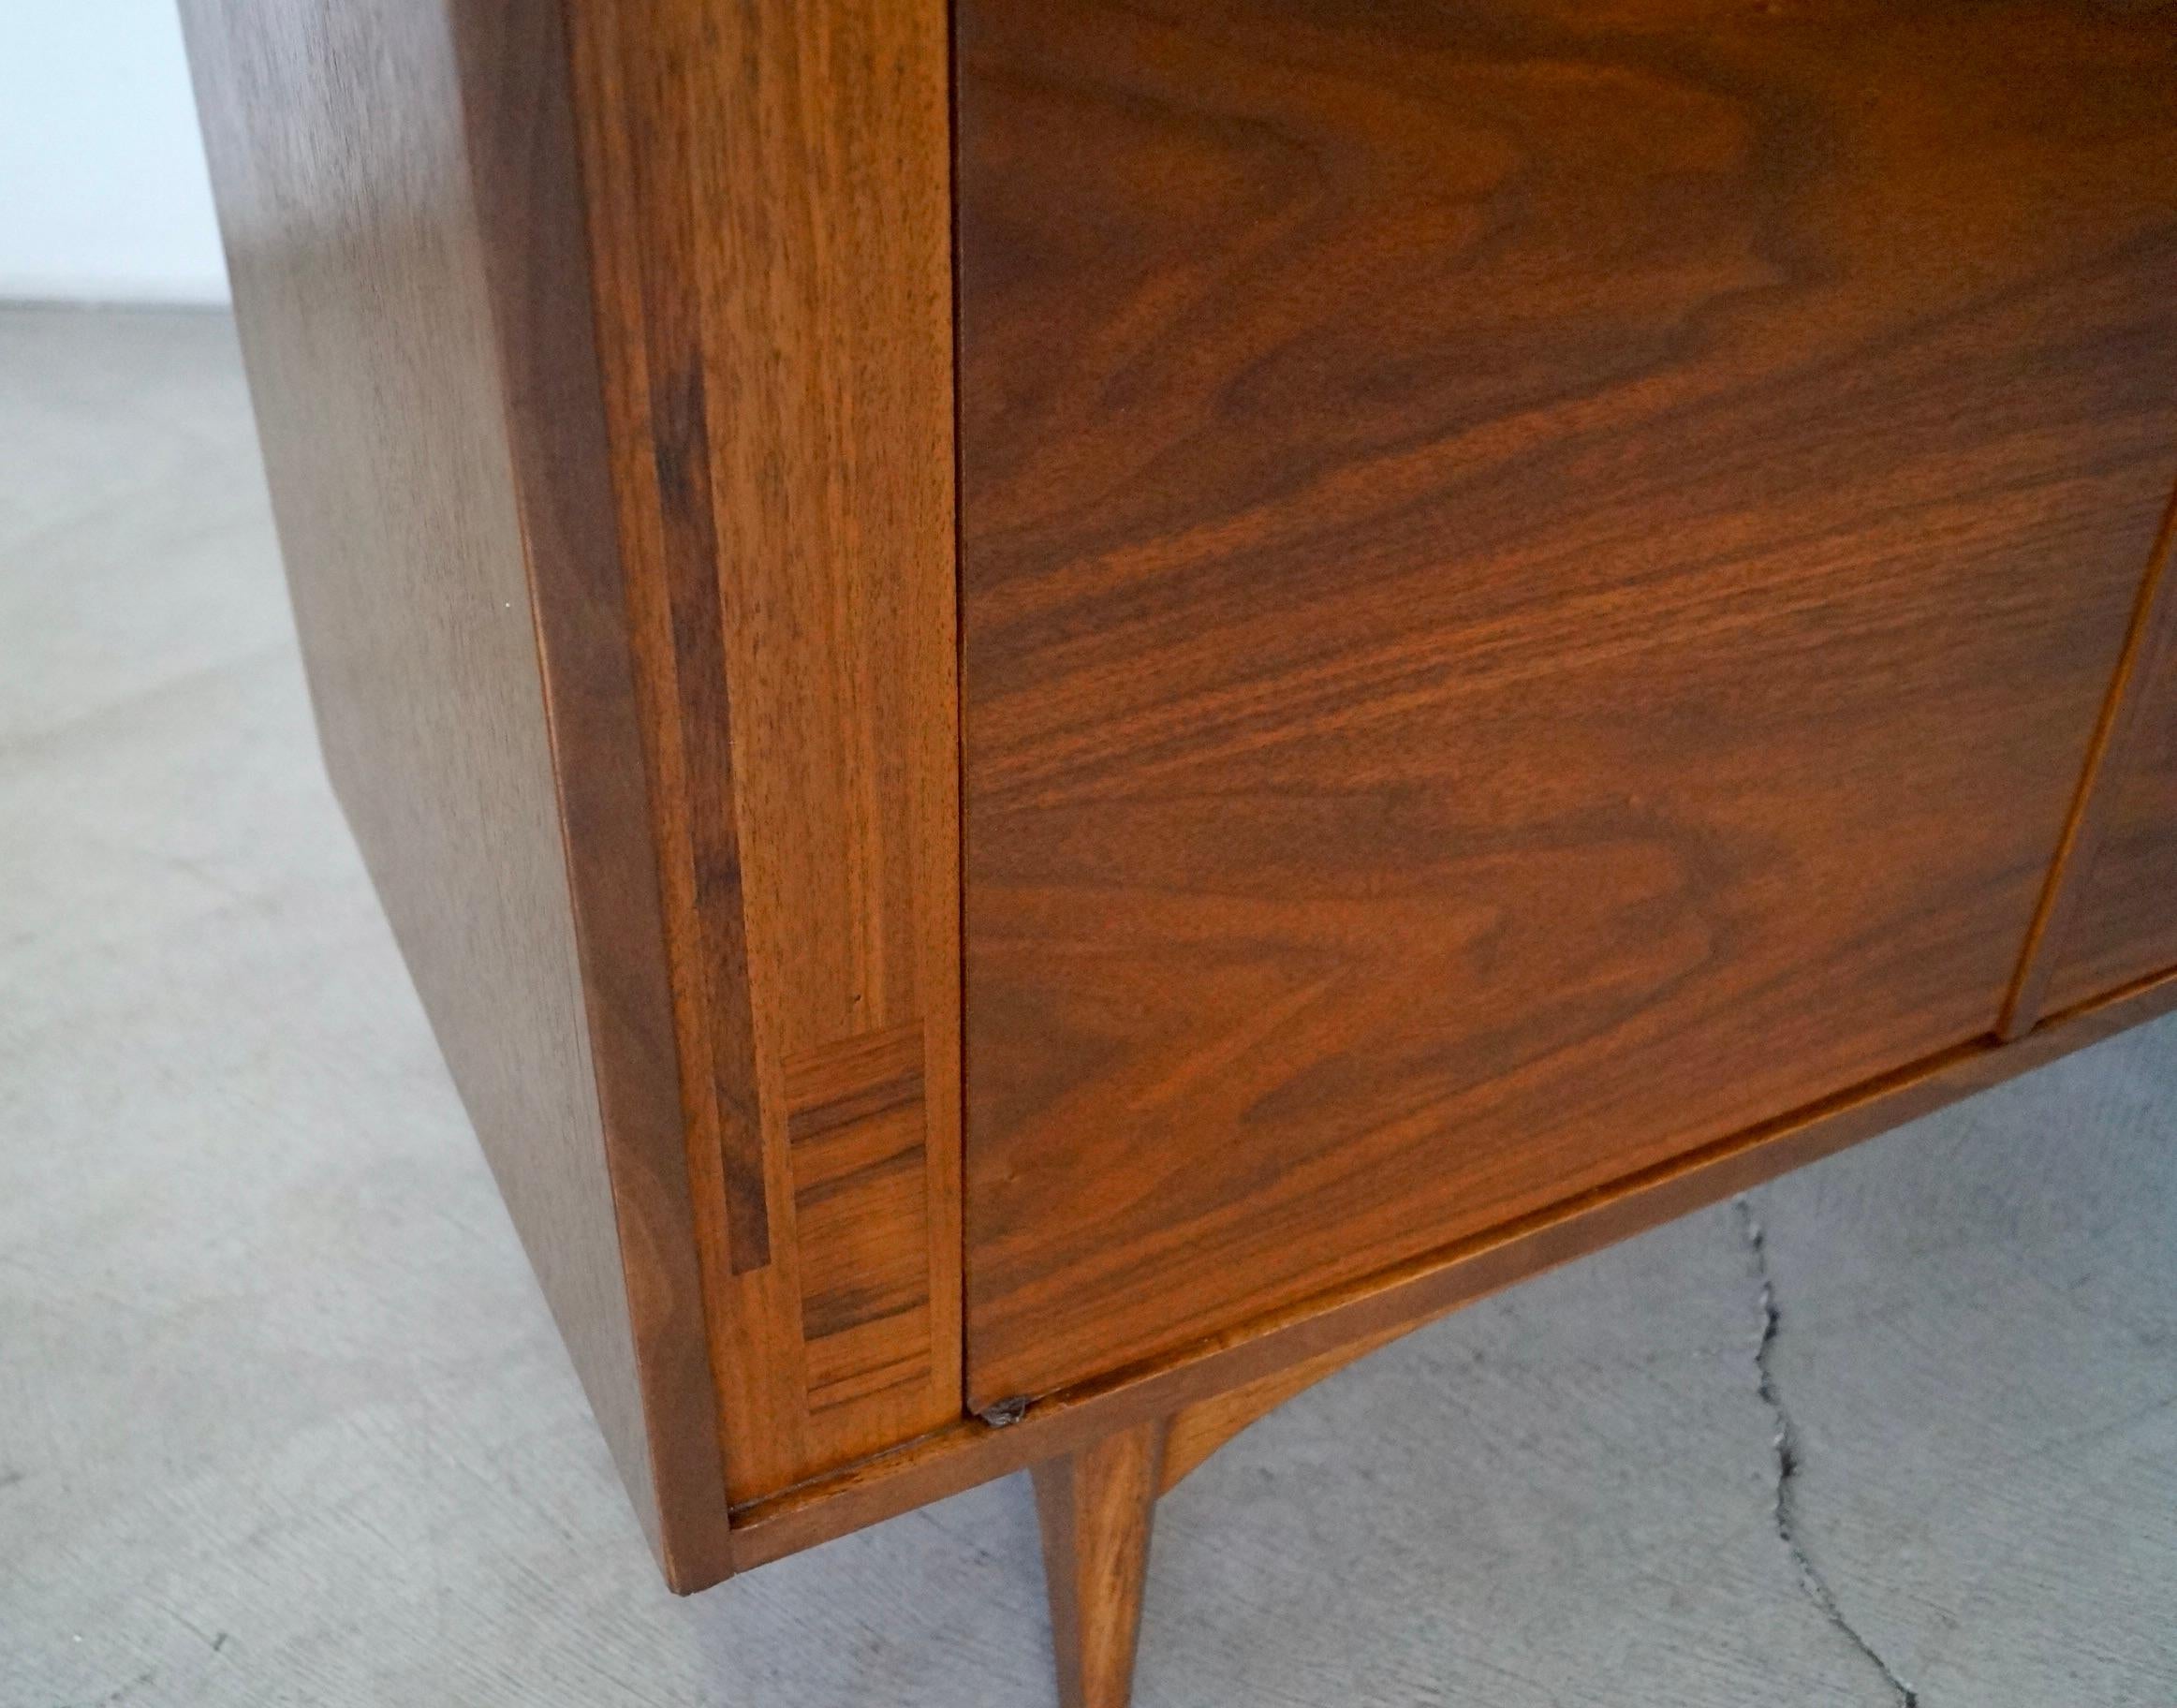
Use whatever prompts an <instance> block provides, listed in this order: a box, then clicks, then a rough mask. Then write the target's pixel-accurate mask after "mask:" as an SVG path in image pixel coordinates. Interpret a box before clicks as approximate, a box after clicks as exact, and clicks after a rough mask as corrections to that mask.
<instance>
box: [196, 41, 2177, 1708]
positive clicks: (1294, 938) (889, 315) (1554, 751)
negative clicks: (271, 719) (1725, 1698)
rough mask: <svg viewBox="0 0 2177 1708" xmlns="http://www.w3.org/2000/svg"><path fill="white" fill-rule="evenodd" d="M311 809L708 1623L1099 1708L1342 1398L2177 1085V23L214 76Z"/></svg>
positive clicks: (849, 47) (578, 54)
mask: <svg viewBox="0 0 2177 1708" xmlns="http://www.w3.org/2000/svg"><path fill="white" fill-rule="evenodd" d="M184 9H185V11H186V12H187V14H188V25H189V37H190V45H191V50H192V54H193V59H194V64H195V67H196V75H197V78H198V81H199V97H200V102H201V106H202V109H203V113H204V119H205V125H206V130H207V134H208V137H209V140H210V147H211V155H212V160H213V169H214V175H215V178H216V181H217V184H218V188H219V199H220V206H221V213H222V219H223V222H224V226H225V229H226V234H227V242H228V250H229V255H230V258H231V261H232V271H233V276H234V286H235V294H236V301H237V305H238V309H239V313H240V317H241V321H242V327H243V342H244V348H245V353H246V356H247V360H248V363H249V369H250V375H251V380H252V385H253V389H254V392H255V396H256V399H257V410H258V414H259V420H260V423H261V427H262V431H263V436H264V442H265V451H266V458H267V462H268V464H269V466H270V471H271V477H272V491H273V494H274V500H275V508H276V512H277V516H278V521H279V525H280V531H281V537H282V539H283V543H284V547H285V551H286V554H287V564H288V569H289V573H290V578H291V581H292V583H293V588H294V597H295V605H296V611H297V616H298V618H299V623H300V627H301V630H302V640H303V643H304V647H305V651H306V654H307V657H308V663H309V669H310V679H311V684H312V688H313V692H314V695H315V698H316V708H317V714H318V718H319V722H320V725H321V728H322V732H323V737H324V744H325V750H326V755H327V758H328V761H329V764H330V768H331V774H332V777H333V779H334V782H335V784H336V786H337V787H338V788H339V791H340V794H341V797H342V799H343V801H344V802H346V807H347V811H348V813H349V816H350V817H351V818H352V820H353V823H354V826H355V831H356V834H357V838H358V840H359V842H360V845H361V847H362V848H363V850H364V853H365V856H366V858H367V859H368V861H369V863H370V865H371V869H372V872H373V874H374V876H375V879H376V881H377V884H378V886H379V889H380V890H381V891H382V892H383V895H384V898H385V903H386V906H387V910H388V912H389V913H390V916H391V918H392V920H393V923H394V927H395V929H396V931H397V933H398V934H399V936H400V939H401V942H402V944H403V947H404V949H405V951H406V954H407V956H408V959H409V962H410V964H411V965H412V966H413V968H414V971H415V977H416V982H417V985H418V987H419V990H420V991H421V993H422V995H423V998H424V1001H425V1004H426V1006H427V1007H428V1009H429V1010H430V1013H431V1016H432V1020H433V1022H434V1025H435V1027H436V1029H437V1032H438V1036H439V1038H440V1039H441V1041H442V1043H443V1045H444V1047H445V1051H446V1054H447V1058H448V1060H449V1062H450V1064H451V1065H452V1068H453V1071H454V1074H455V1077H456V1079H457V1080H458V1082H459V1083H460V1085H461V1087H462V1091H463V1096H464V1097H465V1098H466V1099H467V1103H468V1107H469V1109H470V1111H471V1112H472V1114H473V1116H474V1119H475V1122H476V1126H477V1128H478V1133H479V1134H480V1136H481V1138H482V1141H483V1143H484V1146H485V1149H486V1150H487V1152H488V1153H489V1155H490V1156H491V1159H492V1162H493V1167H494V1169H495V1171H496V1172H497V1174H498V1178H499V1180H500V1182H501V1184H502V1185H503V1187H504V1190H505V1192H506V1195H507V1201H508V1202H509V1204H510V1205H511V1206H512V1209H513V1213H514V1218H515V1221H516V1223H517V1225H518V1226H519V1227H520V1229H521V1231H522V1237H523V1239H524V1240H525V1242H526V1243H527V1244H528V1247H529V1251H530V1254H531V1256H532V1258H533V1259H534V1260H535V1262H536V1265H537V1272H538V1274H539V1275H540V1276H541V1277H542V1281H543V1285H544V1289H545V1292H546V1294H547V1296H548V1297H549V1299H550V1301H551V1303H552V1309H553V1311H554V1312H555V1314H556V1315H557V1317H558V1318H559V1321H560V1323H561V1325H562V1327H563V1328H564V1330H565V1332H566V1338H567V1342H568V1345H569V1346H570V1347H571V1348H572V1350H573V1353H574V1358H575V1362H576V1364H577V1366H578V1368H579V1370H580V1371H581V1377H582V1380H583V1382H584V1384H585V1385H586V1387H587V1389H588V1391H589V1394H590V1398H591V1401H592V1403H593V1405H594V1406H595V1407H596V1413H597V1416H598V1419H599V1421H600V1422H601V1424H602V1425H603V1428H604V1430H605V1433H606V1435H607V1436H608V1437H609V1438H610V1442H611V1445H612V1450H613V1451H614V1453H615V1455H616V1456H617V1459H618V1462H619V1464H620V1465H621V1467H622V1469H623V1470H624V1472H625V1476H626V1480H627V1483H628V1486H629V1488H630V1490H631V1491H632V1493H633V1495H634V1499H635V1503H636V1507H637V1509H638V1510H639V1512H640V1515H641V1518H642V1521H643V1523H644V1524H645V1525H646V1526H647V1528H648V1530H649V1532H650V1535H651V1537H652V1539H653V1540H654V1542H655V1545H656V1548H657V1552H658V1554H659V1557H660V1558H661V1560H662V1561H663V1563H664V1567H665V1571H666V1575H667V1576H668V1578H669V1580H670V1582H671V1583H672V1584H673V1585H674V1586H675V1587H676V1588H679V1589H682V1590H691V1589H696V1588H699V1587H701V1586H703V1585H705V1584H708V1583H713V1582H715V1581H717V1580H719V1579H721V1578H724V1577H726V1576H727V1575H728V1574H729V1573H731V1572H734V1571H737V1570H742V1569H745V1568H750V1567H754V1566H758V1565H761V1564H762V1563H764V1562H765V1561H768V1560H772V1559H774V1558H777V1557H778V1556H780V1555H782V1554H785V1553H790V1552H792V1551H794V1550H796V1549H800V1548H803V1547H806V1546H808V1545H810V1544H812V1543H814V1542H817V1541H820V1540H823V1539H826V1538H828V1537H831V1536H835V1535H838V1534H840V1533H842V1532H844V1531H846V1530H849V1529H852V1528H854V1527H856V1526H859V1525H862V1524H870V1523H872V1522H874V1521H875V1520H878V1519H881V1518H883V1517H885V1516H887V1515H888V1514H891V1513H896V1512H899V1511H902V1510H905V1509H908V1508H911V1507H913V1506H916V1505H918V1504H919V1503H921V1502H924V1501H928V1500H930V1499H933V1498H934V1497H936V1496H939V1495H942V1494H948V1493H949V1492H952V1491H954V1490H958V1489H960V1488H963V1487H964V1486H966V1485H968V1484H971V1483H974V1482H977V1481H978V1480H984V1479H988V1478H992V1477H996V1476H999V1475H1001V1474H1003V1473H1006V1472H1008V1471H1012V1470H1015V1469H1018V1468H1021V1467H1023V1466H1034V1467H1035V1468H1036V1472H1037V1493H1038V1498H1039V1502H1040V1507H1041V1511H1042V1515H1043V1522H1044V1526H1045V1536H1046V1544H1047V1560H1048V1566H1049V1569H1050V1579H1051V1589H1052V1615H1053V1620H1054V1623H1055V1628H1056V1631H1057V1634H1058V1645H1057V1646H1058V1652H1059V1655H1060V1661H1061V1671H1062V1673H1063V1674H1064V1677H1063V1682H1062V1693H1063V1694H1065V1695H1066V1698H1067V1700H1068V1701H1082V1702H1087V1703H1091V1704H1098V1705H1107V1704H1111V1703H1116V1702H1119V1701H1123V1700H1124V1698H1125V1693H1126V1688H1127V1676H1128V1672H1129V1671H1130V1668H1131V1662H1132V1648H1133V1633H1134V1628H1135V1618H1136V1613H1137V1611H1138V1603H1139V1592H1140V1582H1141V1573H1142V1567H1143V1562H1144V1560H1145V1557H1146V1552H1147V1548H1148V1542H1149V1528H1150V1516H1151V1513H1152V1510H1153V1508H1154V1503H1155V1499H1156V1497H1157V1495H1158V1494H1159V1493H1160V1492H1161V1491H1163V1490H1164V1489H1167V1488H1169V1486H1170V1485H1171V1484H1172V1483H1173V1482H1174V1481H1175V1480H1177V1479H1179V1478H1180V1477H1182V1476H1184V1475H1185V1474H1186V1472H1187V1471H1188V1470H1189V1469H1190V1468H1192V1467H1193V1466H1194V1465H1197V1464H1199V1463H1200V1461H1201V1460H1202V1458H1203V1457H1204V1456H1205V1455H1207V1454H1208V1453H1210V1452H1211V1451H1213V1450H1214V1449H1215V1448H1216V1446H1217V1445H1218V1444H1219V1443H1220V1442H1221V1441H1223V1440H1225V1439H1227V1438H1228V1437H1229V1436H1231V1434H1232V1433H1233V1432H1234V1431H1236V1430H1238V1429H1240V1428H1242V1427H1243V1426H1244V1425H1245V1424H1246V1423H1247V1422H1248V1421H1250V1420H1252V1419H1253V1418H1255V1417H1258V1416H1259V1415H1260V1414H1261V1413H1262V1412H1263V1411H1265V1410H1266V1409H1268V1408H1269V1407H1271V1406H1274V1405H1275V1404H1277V1403H1278V1402H1279V1401H1280V1400H1282V1399H1284V1398H1286V1397H1287V1396H1289V1395H1290V1394H1292V1393H1294V1392H1295V1391H1298V1390H1299V1389H1301V1388H1302V1387H1303V1386H1305V1385H1306V1384H1307V1383H1309V1382H1311V1381H1314V1380H1316V1379H1317V1378H1319V1377H1322V1376H1324V1375H1326V1374H1328V1373H1329V1372H1330V1371H1331V1370H1333V1369H1335V1368H1336V1367H1337V1366H1338V1365H1340V1364H1341V1363H1344V1362H1347V1361H1349V1360H1350V1359H1352V1358H1354V1357H1356V1356H1358V1355H1359V1353H1360V1352H1361V1351H1363V1350H1365V1349H1366V1348H1368V1347H1371V1346H1375V1345H1379V1344H1381V1343H1382V1342H1383V1341H1385V1340H1386V1339H1389V1338H1390V1337H1391V1336H1394V1335H1396V1334H1398V1333H1402V1332H1404V1331H1405V1330H1406V1329H1409V1328H1411V1327H1413V1326H1415V1325H1416V1324H1418V1323H1419V1322H1421V1321H1423V1320H1425V1319H1427V1318H1430V1317H1431V1316H1433V1315H1435V1314H1437V1313H1440V1312H1442V1311H1445V1310H1447V1309H1449V1308H1450V1307H1452V1306H1454V1305H1457V1304H1459V1303H1463V1302H1465V1301H1468V1300H1471V1299H1473V1298H1475V1297H1477V1296H1478V1295H1479V1294H1481V1293H1483V1292H1485V1291H1487V1290H1489V1289H1491V1288H1497V1287H1501V1286H1504V1285H1506V1284H1507V1283H1509V1282H1512V1281H1515V1280H1517V1279H1519V1278H1520V1277H1521V1276H1522V1275H1525V1274H1531V1273H1533V1272H1534V1271H1536V1270H1537V1269H1538V1268H1540V1267H1542V1266H1544V1265H1547V1264H1551V1263H1554V1262H1557V1261H1560V1260H1562V1259H1567V1258H1569V1257H1572V1256H1575V1255H1577V1254H1578V1253H1580V1252H1582V1251H1585V1250H1588V1249H1591V1248H1593V1247H1594V1246H1596V1245H1597V1244H1601V1243H1603V1242H1606V1241H1609V1240H1612V1239H1616V1238H1619V1237H1621V1236H1623V1235H1625V1234H1627V1233H1630V1232H1632V1231H1634V1230H1636V1229H1640V1228H1643V1227H1646V1226H1649V1225H1651V1224H1653V1223H1655V1222H1656V1221H1658V1220H1660V1219H1662V1218H1664V1217H1667V1216H1670V1215H1676V1214H1678V1213H1680V1212H1682V1211H1684V1210H1686V1209H1689V1208H1691V1207H1693V1206H1695V1205H1698V1204H1700V1203H1703V1202H1706V1201H1709V1200H1714V1199H1715V1198H1717V1197H1718V1196H1719V1195H1722V1194H1726V1193H1729V1192H1732V1191H1734V1190H1737V1189H1739V1188H1741V1187H1743V1186H1745V1185H1749V1184H1750V1183H1752V1182H1755V1181H1757V1180H1759V1179H1761V1178H1763V1177H1766V1176H1768V1175H1770V1174H1772V1173H1774V1172H1775V1171H1779V1170H1782V1169H1785V1168H1788V1167H1790V1166H1793V1165H1795V1164H1797V1163H1801V1162H1804V1161H1806V1160H1808V1159H1809V1158H1811V1157H1815V1156H1820V1155H1822V1154H1824V1153H1826V1152H1828V1151H1831V1150H1833V1149H1835V1148H1836V1147H1838V1146H1840V1145H1843V1144H1846V1143H1847V1142H1849V1141H1853V1140H1856V1139H1859V1138H1862V1137H1865V1136H1867V1135H1868V1134H1871V1133H1874V1132H1876V1131H1878V1130H1881V1129H1883V1128H1885V1127H1888V1126H1893V1125H1895V1124H1896V1123H1897V1122H1899V1121H1901V1120H1904V1119H1906V1118H1908V1117H1910V1116H1913V1115H1916V1114H1919V1113H1921V1112H1925V1111H1927V1110H1929V1109H1931V1108H1933V1107H1934V1106H1935V1105H1937V1104H1940V1103H1942V1102H1944V1101H1945V1100H1947V1099H1949V1098H1953V1097H1959V1096H1961V1095H1963V1094H1964V1093H1966V1092H1969V1091H1971V1090H1973V1089H1974V1088H1976V1087H1978V1086H1980V1085H1984V1084H1987V1083H1989V1082H1992V1081H1994V1080H1997V1079H2000V1078H2002V1077H2004V1076H2006V1075H2008V1074H2011V1073H2015V1072H2017V1071H2019V1070H2020V1069H2022V1068H2027V1067H2030V1066H2032V1065H2033V1064H2035V1063H2037V1062H2039V1061H2043V1060H2046V1059H2048V1058H2049V1057H2050V1056H2051V1055H2052V1054H2055V1053H2060V1052H2063V1051H2066V1050H2068V1049H2071V1048H2073V1047H2075V1046H2077V1045H2079V1044H2081V1043H2085V1042H2087V1041H2090V1040H2092V1039H2094V1038H2098V1037H2101V1036H2105V1035H2106V1034H2107V1033H2109V1032H2110V1031H2111V1030H2113V1029H2115V1028H2117V1027H2119V1026H2122V1025H2125V1024H2128V1023H2132V1022H2134V1021H2137V1020H2140V1019H2144V1018H2146V1017H2148V1016H2150V1015H2153V1014H2155V1013H2158V1012H2162V1011H2165V1010H2167V1009H2170V1008H2172V1007H2177V980H2173V979H2171V978H2170V976H2169V975H2170V969H2171V968H2173V967H2177V906H2173V905H2172V903H2173V898H2177V596H2172V595H2171V593H2170V591H2169V590H2168V589H2167V588H2166V587H2165V584H2164V583H2165V582H2166V580H2167V578H2166V576H2165V575H2164V573H2163V565H2164V562H2165V560H2166V558H2167V555H2168V552H2169V533H2170V497H2171V488H2172V481H2173V479H2177V96H2172V91H2173V90H2177V8H2170V7H2161V6H2155V5H2151V4H2149V5H2140V4H2132V5H2118V4H2102V3H2099V0H1919V3H1917V4H1885V3H1877V0H1764V3H1758V4H1757V3H1751V0H1731V3H1730V4H1723V3H1721V0H1620V3H1618V4H1614V5H1600V6H1598V5H1592V4H1586V3H1584V0H1477V3H1475V4H1471V5H1464V4H1461V5H1454V4H1451V3H1450V0H1436V3H1434V4H1421V3H1419V0H1398V3H1395V4H1394V3H1390V0H1386V3H1385V4H1381V5H1359V4H1352V3H1351V0H1148V3H1146V4H1140V5H1134V4H1129V5H1125V6H1121V5H1118V4H1115V3H1106V0H1082V3H1081V4H1079V5H1071V6H1051V5H1045V4H1041V3H1040V0H954V4H952V5H950V6H948V5H946V4H944V3H943V0H565V3H564V4H562V3H560V0H529V3H526V4H523V3H517V0H307V3H305V0H188V4H187V5H186V7H185V8H184Z"/></svg>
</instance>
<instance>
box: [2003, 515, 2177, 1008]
mask: <svg viewBox="0 0 2177 1708" xmlns="http://www.w3.org/2000/svg"><path fill="white" fill-rule="evenodd" d="M2173 536H2177V503H2173V504H2172V507H2171V510H2170V518H2169V520H2168V521H2167V522H2166V523H2164V524H2163V530H2162V538H2161V540H2160V542H2159V545H2158V548H2157V550H2156V552H2155V563H2154V567H2153V569H2152V571H2151V572H2150V573H2149V575H2148V577H2147V579H2146V582H2145V584H2144V587H2143V589H2142V593H2141V596H2140V610H2139V616H2138V619H2137V621H2136V623H2135V625H2134V631H2133V635H2132V639H2131V641H2130V642H2129V643H2128V645H2127V646H2126V655H2125V668H2124V669H2123V670H2121V671H2120V672H2119V675H2118V680H2117V685H2116V688H2115V690H2114V694H2113V698H2112V702H2111V707H2110V711H2109V714H2108V717H2107V720H2106V723H2105V727H2104V729H2103V732H2102V733H2103V739H2102V741H2101V742H2100V743H2099V744H2097V746H2096V754H2095V760H2096V763H2095V764H2094V765H2093V766H2092V767H2091V768H2090V770H2089V772H2088V773H2087V781H2086V784H2085V786H2084V789H2085V792H2084V793H2083V795H2082V798H2081V805H2080V808H2079V811H2078V814H2077V817H2076V820H2075V823H2074V826H2073V831H2072V835H2071V837H2070V839H2069V846H2068V847H2067V859H2066V860H2065V861H2063V862H2062V864H2061V865H2060V867H2059V868H2058V870H2057V871H2056V872H2055V873H2054V874H2052V876H2051V879H2050V891H2049V896H2048V899H2047V902H2046V903H2045V905H2044V908H2043V916H2042V919H2041V920H2040V921H2039V922H2038V929H2037V931H2036V933H2035V938H2034V942H2033V943H2032V945H2031V946H2030V948H2029V952H2028V955H2027V958H2026V960H2025V962H2024V964H2023V967H2022V970H2021V976H2020V979H2019V988H2018V993H2017V994H2016V996H2015V997H2014V998H2013V1002H2012V1009H2011V1012H2010V1013H2009V1014H2008V1015H2007V1016H2006V1021H2007V1023H2008V1026H2009V1028H2010V1030H2011V1032H2012V1034H2013V1035H2014V1036H2015V1035H2016V1034H2017V1033H2019V1032H2023V1031H2024V1030H2025V1029H2026V1028H2027V1027H2029V1026H2032V1025H2034V1024H2035V1023H2037V1022H2038V1021H2039V1019H2040V1017H2041V1015H2042V1013H2043V1012H2044V1011H2045V1010H2046V1009H2048V1008H2050V1007H2051V1006H2053V1007H2055V1008H2058V1009H2062V1008H2066V1007H2071V1006H2075V1005H2077V1004H2079V1003H2081V1002H2084V1001H2087V1000H2089V999H2091V998H2092V997H2095V996H2096V995H2099V994H2101V993H2102V992H2104V991H2109V990H2113V989H2115V988H2116V987H2118V986H2119V985H2123V984H2128V983H2130V982H2132V981H2133V980H2135V979H2141V978H2144V977H2146V976H2148V975H2149V974H2151V973H2155V972H2158V971H2160V970H2162V969H2164V968H2166V967H2170V966H2177V582H2173V578H2172V577H2171V575H2170V552H2171V545H2172V537H2173Z"/></svg>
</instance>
